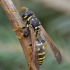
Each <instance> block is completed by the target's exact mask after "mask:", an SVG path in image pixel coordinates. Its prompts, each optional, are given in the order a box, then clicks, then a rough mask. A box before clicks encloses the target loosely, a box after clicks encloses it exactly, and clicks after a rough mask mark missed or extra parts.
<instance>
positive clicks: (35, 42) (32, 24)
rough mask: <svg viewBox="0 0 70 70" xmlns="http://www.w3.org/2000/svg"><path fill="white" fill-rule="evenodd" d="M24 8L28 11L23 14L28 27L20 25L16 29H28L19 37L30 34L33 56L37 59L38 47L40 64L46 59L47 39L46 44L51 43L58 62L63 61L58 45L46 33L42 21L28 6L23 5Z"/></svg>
mask: <svg viewBox="0 0 70 70" xmlns="http://www.w3.org/2000/svg"><path fill="white" fill-rule="evenodd" d="M24 9H25V10H26V11H25V12H24V13H23V14H22V20H23V21H26V27H22V26H19V27H18V28H17V29H15V31H17V30H18V29H25V28H26V29H27V31H26V32H25V33H24V35H23V34H22V35H21V36H20V37H18V38H20V39H21V38H22V36H24V37H28V36H30V38H31V43H32V44H31V46H32V50H33V53H32V54H33V58H34V60H35V54H36V48H37V54H38V63H39V65H41V64H42V63H43V61H44V59H45V51H44V50H45V47H44V42H42V41H45V43H46V44H47V43H48V44H49V45H50V47H51V49H52V52H53V54H54V56H55V58H56V60H57V62H58V63H59V64H60V63H61V62H62V56H61V53H60V51H59V50H58V48H57V46H56V45H55V43H54V42H53V41H52V39H51V38H50V36H49V35H48V34H47V33H46V31H45V30H44V28H43V27H42V25H41V23H40V21H39V20H38V19H37V17H36V16H35V14H34V13H33V12H32V11H30V10H29V9H28V8H26V7H22V10H24ZM40 38H41V39H42V41H41V40H40ZM36 59H37V58H36Z"/></svg>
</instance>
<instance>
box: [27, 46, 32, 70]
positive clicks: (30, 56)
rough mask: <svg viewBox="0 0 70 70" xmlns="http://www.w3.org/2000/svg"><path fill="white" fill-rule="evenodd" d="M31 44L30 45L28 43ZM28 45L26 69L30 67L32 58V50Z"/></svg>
mask: <svg viewBox="0 0 70 70" xmlns="http://www.w3.org/2000/svg"><path fill="white" fill-rule="evenodd" d="M30 46H31V45H30ZM30 46H28V54H29V64H28V70H30V69H31V60H32V50H31V47H30Z"/></svg>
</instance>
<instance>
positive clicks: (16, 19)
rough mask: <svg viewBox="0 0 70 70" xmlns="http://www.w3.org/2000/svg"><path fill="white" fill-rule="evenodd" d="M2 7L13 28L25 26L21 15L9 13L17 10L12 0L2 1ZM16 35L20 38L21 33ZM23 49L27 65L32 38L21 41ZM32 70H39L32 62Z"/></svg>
mask: <svg viewBox="0 0 70 70" xmlns="http://www.w3.org/2000/svg"><path fill="white" fill-rule="evenodd" d="M0 3H1V6H2V7H3V9H4V10H5V12H6V14H7V16H8V18H9V20H10V21H11V24H12V26H13V28H14V29H15V28H18V26H24V22H23V21H22V20H21V17H20V15H19V14H18V13H17V12H9V11H10V10H16V8H15V6H14V4H13V3H12V1H11V0H0ZM16 35H17V36H20V31H16ZM19 41H20V44H21V46H22V49H23V51H24V54H25V57H26V60H27V63H29V55H28V48H27V47H28V46H29V44H30V38H24V37H23V38H22V39H19ZM31 70H37V69H36V66H35V64H34V62H33V61H31Z"/></svg>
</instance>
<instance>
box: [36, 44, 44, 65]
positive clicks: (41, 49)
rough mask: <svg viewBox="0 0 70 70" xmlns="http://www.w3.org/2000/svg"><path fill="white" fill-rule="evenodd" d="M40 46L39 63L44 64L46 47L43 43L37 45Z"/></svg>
mask: <svg viewBox="0 0 70 70" xmlns="http://www.w3.org/2000/svg"><path fill="white" fill-rule="evenodd" d="M37 48H38V57H39V59H38V60H39V65H42V63H43V61H44V59H45V47H44V46H43V45H42V44H39V45H37Z"/></svg>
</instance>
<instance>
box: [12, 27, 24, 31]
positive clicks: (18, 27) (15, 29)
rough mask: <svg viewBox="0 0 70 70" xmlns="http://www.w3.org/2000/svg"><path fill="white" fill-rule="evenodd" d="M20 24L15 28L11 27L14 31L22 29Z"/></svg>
mask: <svg viewBox="0 0 70 70" xmlns="http://www.w3.org/2000/svg"><path fill="white" fill-rule="evenodd" d="M22 28H23V27H22V26H18V27H17V28H16V29H13V30H14V31H18V30H19V29H22Z"/></svg>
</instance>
